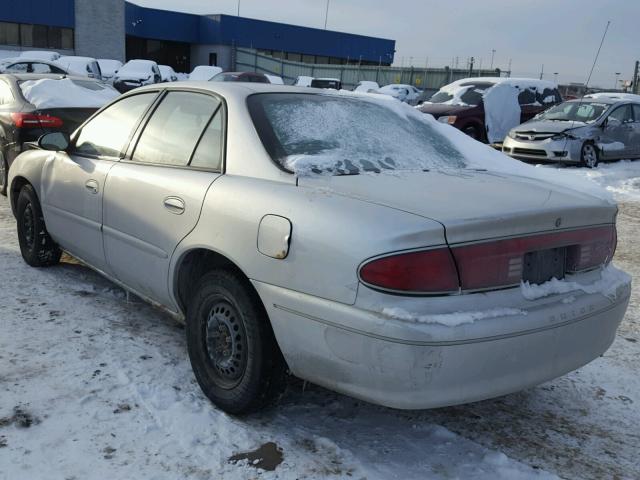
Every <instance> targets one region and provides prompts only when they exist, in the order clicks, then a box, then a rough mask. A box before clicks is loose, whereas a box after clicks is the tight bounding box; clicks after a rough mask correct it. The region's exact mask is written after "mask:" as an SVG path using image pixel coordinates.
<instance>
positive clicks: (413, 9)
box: [133, 0, 640, 88]
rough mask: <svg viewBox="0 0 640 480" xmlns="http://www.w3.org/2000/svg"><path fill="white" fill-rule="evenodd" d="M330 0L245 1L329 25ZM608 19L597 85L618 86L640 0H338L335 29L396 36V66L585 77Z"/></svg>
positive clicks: (172, 3) (201, 8) (144, 1)
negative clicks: (454, 65)
mask: <svg viewBox="0 0 640 480" xmlns="http://www.w3.org/2000/svg"><path fill="white" fill-rule="evenodd" d="M133 2H134V3H137V4H139V5H143V6H148V7H156V8H163V9H168V10H178V11H184V12H192V13H226V14H232V15H235V14H236V13H237V8H238V1H237V0H133ZM325 8H326V2H325V0H241V4H240V14H241V15H242V16H245V17H251V18H258V19H263V20H271V21H276V22H285V23H294V24H298V25H304V26H310V27H319V28H323V27H324V16H325ZM607 20H611V26H610V28H609V34H608V36H607V39H606V40H605V44H604V46H603V48H602V52H601V54H600V59H599V61H598V64H597V66H596V70H595V72H594V75H593V79H592V82H591V84H592V85H599V86H603V87H607V88H611V87H613V85H614V82H615V73H616V72H620V73H621V76H620V78H621V79H631V77H632V76H633V66H634V62H635V61H636V60H639V59H640V32H639V29H638V25H640V0H481V1H477V0H475V1H474V0H448V1H443V0H330V8H329V25H328V28H329V29H330V30H339V31H345V32H350V33H358V34H362V35H372V36H380V37H384V38H391V39H395V40H396V41H397V43H396V64H397V65H400V64H401V63H402V62H403V58H404V64H405V65H408V64H409V62H410V60H411V58H412V59H413V64H414V65H416V66H424V64H425V62H426V61H427V57H428V59H429V65H432V66H444V65H450V64H451V62H452V59H453V58H455V57H458V58H459V62H460V65H466V63H467V59H468V58H469V57H471V56H473V57H475V58H476V66H480V62H482V66H483V67H486V66H489V64H490V63H491V51H492V50H493V49H495V50H496V53H495V62H494V65H495V66H497V67H500V68H503V69H506V68H507V66H508V64H509V60H510V59H511V60H512V72H513V75H514V76H535V77H538V76H539V75H540V70H541V68H542V65H543V64H544V72H545V78H546V79H550V80H553V78H554V75H553V74H554V73H555V72H558V81H559V82H576V81H579V82H584V81H585V80H586V78H587V75H588V73H589V70H590V68H591V64H592V63H593V59H594V57H595V54H596V51H597V48H598V45H599V43H600V40H601V37H602V34H603V33H604V29H605V27H606V23H607Z"/></svg>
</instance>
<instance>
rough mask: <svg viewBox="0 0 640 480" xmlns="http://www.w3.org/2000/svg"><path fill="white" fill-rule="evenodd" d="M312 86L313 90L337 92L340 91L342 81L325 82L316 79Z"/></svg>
mask: <svg viewBox="0 0 640 480" xmlns="http://www.w3.org/2000/svg"><path fill="white" fill-rule="evenodd" d="M311 86H312V87H313V88H333V89H336V90H339V89H340V81H339V80H323V79H318V78H315V79H313V80H312V81H311Z"/></svg>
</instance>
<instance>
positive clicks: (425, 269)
mask: <svg viewBox="0 0 640 480" xmlns="http://www.w3.org/2000/svg"><path fill="white" fill-rule="evenodd" d="M616 241H617V237H616V228H615V225H607V226H603V227H593V228H584V229H580V230H571V231H565V232H557V233H546V234H540V235H533V236H528V237H519V238H509V239H504V240H495V241H488V242H483V243H476V244H472V245H464V246H459V247H452V248H451V249H449V248H437V249H434V250H424V251H419V252H410V253H398V254H395V255H389V256H386V257H380V258H377V259H374V260H371V261H369V262H367V263H365V264H364V265H363V266H362V267H361V268H360V279H361V280H362V282H364V283H365V284H367V285H369V286H371V287H373V288H379V289H383V290H389V291H392V292H396V293H422V294H438V293H455V292H458V291H460V290H463V291H473V290H490V289H497V288H505V287H510V286H514V285H518V284H519V283H520V282H521V281H522V279H523V274H524V273H525V256H526V255H527V254H528V253H532V252H540V251H545V250H551V249H566V250H565V251H566V257H562V258H566V260H565V264H564V272H566V273H574V272H580V271H584V270H590V269H592V268H596V267H598V266H600V265H605V264H607V263H608V262H609V261H611V259H612V258H613V254H614V252H615V248H616ZM560 268H561V270H562V265H561V266H560Z"/></svg>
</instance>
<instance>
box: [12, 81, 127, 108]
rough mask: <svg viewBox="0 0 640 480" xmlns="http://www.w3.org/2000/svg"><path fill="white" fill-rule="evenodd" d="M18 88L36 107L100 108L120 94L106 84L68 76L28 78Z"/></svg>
mask: <svg viewBox="0 0 640 480" xmlns="http://www.w3.org/2000/svg"><path fill="white" fill-rule="evenodd" d="M20 88H21V89H22V95H24V98H25V99H26V100H27V101H28V102H29V103H31V104H32V105H34V106H35V107H36V108H100V107H102V106H103V105H105V104H106V103H108V102H110V101H111V100H113V99H114V98H116V97H117V96H118V95H120V94H119V93H118V92H117V91H116V90H115V89H113V88H111V87H110V86H108V85H104V84H101V83H99V82H93V81H83V80H71V79H69V78H63V79H60V80H56V79H52V78H44V79H41V80H29V81H26V82H21V83H20Z"/></svg>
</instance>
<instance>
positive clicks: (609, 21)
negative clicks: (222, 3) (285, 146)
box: [564, 20, 611, 150]
mask: <svg viewBox="0 0 640 480" xmlns="http://www.w3.org/2000/svg"><path fill="white" fill-rule="evenodd" d="M610 25H611V20H607V26H606V27H605V29H604V33H603V34H602V40H600V45H599V46H598V51H597V52H596V58H594V59H593V65H591V70H590V71H589V76H588V77H587V82H586V83H585V85H584V93H583V94H582V96H581V97H580V101H579V102H578V110H580V107H581V106H582V102H583V101H584V97H585V96H586V95H587V92H588V90H589V83H590V82H591V76H592V75H593V71H594V70H595V68H596V64H597V63H598V57H600V50H602V45H604V40H605V39H606V38H607V33H608V32H609V26H610ZM575 123H576V121H575V119H574V120H572V121H571V128H569V130H573V127H574V126H575ZM567 143H569V139H568V138H566V139H565V141H564V149H565V150H566V149H567Z"/></svg>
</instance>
